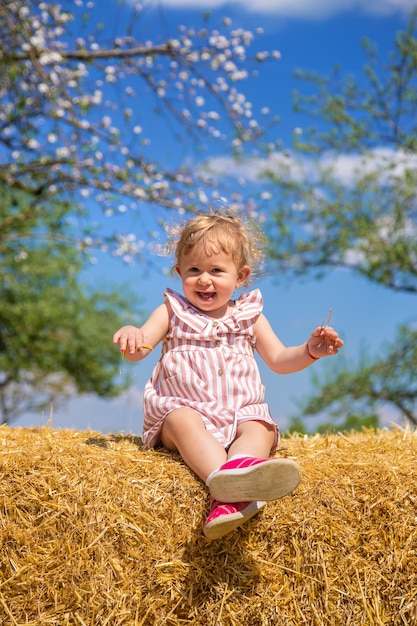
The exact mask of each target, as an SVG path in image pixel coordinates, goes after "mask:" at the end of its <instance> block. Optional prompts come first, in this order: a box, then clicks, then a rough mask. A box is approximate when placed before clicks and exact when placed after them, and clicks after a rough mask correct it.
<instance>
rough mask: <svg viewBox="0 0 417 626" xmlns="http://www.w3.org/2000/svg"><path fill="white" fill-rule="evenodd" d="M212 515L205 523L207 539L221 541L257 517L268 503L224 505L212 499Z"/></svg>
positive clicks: (204, 528)
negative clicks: (221, 538)
mask: <svg viewBox="0 0 417 626" xmlns="http://www.w3.org/2000/svg"><path fill="white" fill-rule="evenodd" d="M210 504H211V507H210V514H209V516H208V518H207V519H206V521H205V522H204V527H203V530H204V534H205V536H206V537H207V539H220V537H223V536H224V535H227V533H230V532H231V531H232V530H234V529H235V528H238V526H241V525H242V524H244V523H245V522H247V521H248V520H249V519H250V518H251V517H253V516H254V515H256V514H257V513H258V512H259V511H260V510H261V509H262V508H263V507H264V506H265V504H266V502H235V503H234V504H224V503H223V502H218V501H217V500H214V498H212V499H211V503H210Z"/></svg>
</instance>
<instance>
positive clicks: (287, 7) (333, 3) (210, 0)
mask: <svg viewBox="0 0 417 626" xmlns="http://www.w3.org/2000/svg"><path fill="white" fill-rule="evenodd" d="M163 4H164V6H166V7H171V8H174V9H185V8H188V9H195V10H197V11H198V10H200V11H202V10H203V11H204V10H209V9H215V8H221V7H222V6H225V5H229V6H230V4H235V5H236V6H237V7H238V8H243V9H246V10H247V11H249V12H251V13H262V14H269V15H277V16H283V17H295V18H307V19H312V18H313V19H324V18H326V17H330V16H332V15H337V14H339V13H342V12H344V11H347V10H359V11H362V12H363V13H367V14H371V15H390V14H392V13H409V12H410V11H412V9H413V8H415V7H416V0H256V2H254V1H253V0H164V3H163Z"/></svg>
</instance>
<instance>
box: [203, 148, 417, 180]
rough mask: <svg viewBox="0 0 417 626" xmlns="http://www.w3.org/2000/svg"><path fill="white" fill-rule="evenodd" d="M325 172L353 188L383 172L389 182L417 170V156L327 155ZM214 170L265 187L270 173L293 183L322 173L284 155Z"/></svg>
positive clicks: (380, 152) (387, 152) (384, 151)
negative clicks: (360, 178) (357, 182)
mask: <svg viewBox="0 0 417 626" xmlns="http://www.w3.org/2000/svg"><path fill="white" fill-rule="evenodd" d="M318 165H319V166H320V167H321V168H323V169H327V168H331V169H332V171H333V173H334V176H335V178H337V179H338V180H339V181H340V182H341V183H343V184H344V185H346V186H349V185H351V184H353V183H354V181H355V180H357V178H358V176H359V175H360V176H363V175H364V174H371V173H372V172H375V173H377V172H380V176H381V179H385V181H386V180H387V177H388V173H389V175H390V176H401V175H402V173H403V172H404V170H405V169H406V168H411V169H413V170H417V155H410V154H406V153H405V152H401V151H395V150H391V149H389V148H376V149H375V150H374V151H373V152H372V153H370V154H368V155H366V156H360V155H352V154H340V155H337V156H334V155H333V154H328V155H324V156H323V157H322V159H321V161H320V163H319V164H318ZM209 166H210V170H211V171H212V172H213V173H214V174H216V175H218V176H220V175H221V174H222V172H227V173H228V176H233V177H234V178H236V179H239V180H242V181H245V182H246V183H257V184H259V183H262V178H263V177H264V176H265V173H266V172H271V173H273V174H275V175H276V176H277V177H279V176H283V175H284V174H285V177H286V178H287V179H290V180H295V181H301V180H303V179H306V178H308V179H309V180H310V182H311V181H313V182H314V180H317V181H318V180H319V173H318V170H317V164H316V163H315V161H313V160H311V159H308V158H306V157H299V158H298V157H297V158H292V157H291V156H289V155H285V154H284V153H274V154H271V155H270V156H269V157H267V158H262V159H248V160H247V161H239V162H236V161H234V160H233V159H232V158H231V157H218V158H214V159H211V160H210V163H209Z"/></svg>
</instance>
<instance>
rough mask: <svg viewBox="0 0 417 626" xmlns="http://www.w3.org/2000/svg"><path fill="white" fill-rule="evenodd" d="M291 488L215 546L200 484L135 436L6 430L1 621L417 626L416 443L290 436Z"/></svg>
mask: <svg viewBox="0 0 417 626" xmlns="http://www.w3.org/2000/svg"><path fill="white" fill-rule="evenodd" d="M277 454H278V455H282V456H288V457H291V458H294V459H296V460H297V462H298V463H299V464H300V466H301V468H302V471H303V480H302V482H301V484H300V486H299V487H298V488H297V490H296V491H295V492H294V493H293V494H292V495H290V496H287V497H286V498H283V499H282V500H280V501H277V502H272V503H268V504H267V506H266V507H265V509H263V511H262V512H261V513H260V514H259V515H258V516H256V517H254V518H253V519H252V520H251V521H250V522H248V523H247V524H246V525H245V526H244V527H242V528H240V529H237V530H235V531H234V532H233V533H231V534H230V535H227V536H226V537H224V538H223V539H220V540H216V541H212V542H209V541H207V540H206V539H205V537H204V535H203V532H202V523H203V521H204V518H205V516H206V515H207V513H208V508H209V499H208V494H207V489H206V487H205V485H204V484H203V483H202V482H201V481H200V480H199V479H197V478H196V477H195V476H194V474H193V473H192V472H191V471H190V470H189V469H188V468H187V467H186V466H185V465H184V464H183V463H182V461H181V460H180V458H179V457H178V455H173V454H171V453H168V452H167V451H165V450H163V449H161V450H157V451H156V450H150V451H144V450H143V449H142V448H141V445H140V438H139V437H136V436H133V435H123V434H120V435H106V436H104V435H101V434H98V433H94V432H89V431H86V432H78V431H71V430H57V429H53V428H38V429H29V428H28V429H22V428H9V427H0V472H1V480H0V494H1V496H0V502H1V517H0V541H1V545H2V550H1V562H0V623H1V624H5V625H7V626H8V625H15V624H18V625H19V626H21V625H23V624H30V625H31V626H50V625H54V626H84V625H85V626H106V625H108V626H119V625H124V626H133V625H135V626H138V625H139V624H142V625H143V626H149V625H154V626H162V625H165V624H166V625H168V626H171V625H172V626H173V625H178V626H179V625H184V624H195V625H197V626H199V625H201V626H264V625H265V626H270V625H275V624H277V625H279V626H281V625H282V626H300V625H304V624H305V625H308V626H323V625H326V626H327V625H329V626H330V625H332V626H340V625H342V624H343V625H350V626H362V625H364V626H374V625H382V624H386V625H389V626H397V625H398V626H400V625H401V626H404V625H409V626H411V625H414V624H416V623H417V487H416V470H415V467H416V460H417V434H416V432H415V431H413V430H411V429H409V428H405V429H401V428H399V427H394V428H392V429H390V430H388V429H386V430H379V431H377V432H373V431H364V432H363V433H352V434H343V435H337V434H335V435H329V436H321V435H316V436H313V437H304V436H292V437H290V438H288V439H283V443H282V448H281V450H280V451H279V452H278V453H277Z"/></svg>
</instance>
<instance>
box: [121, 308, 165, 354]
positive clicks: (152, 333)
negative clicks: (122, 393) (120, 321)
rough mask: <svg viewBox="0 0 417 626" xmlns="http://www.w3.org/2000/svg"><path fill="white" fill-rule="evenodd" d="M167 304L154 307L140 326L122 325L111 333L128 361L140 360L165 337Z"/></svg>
mask: <svg viewBox="0 0 417 626" xmlns="http://www.w3.org/2000/svg"><path fill="white" fill-rule="evenodd" d="M169 319H170V314H169V305H168V304H167V303H165V302H164V303H163V304H161V305H160V306H159V307H158V308H156V309H155V310H154V311H153V313H151V315H150V317H149V318H148V319H147V320H146V322H145V323H144V325H143V326H141V328H137V327H136V326H122V328H119V330H117V331H116V332H115V333H114V335H113V343H115V344H119V349H120V352H121V353H122V354H123V356H124V357H125V358H126V359H128V360H129V361H141V360H142V359H144V358H145V357H146V356H147V355H148V354H149V353H150V352H151V350H152V349H153V348H155V346H157V345H158V343H159V342H160V341H162V339H163V338H164V337H165V335H166V334H167V332H168V328H169Z"/></svg>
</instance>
